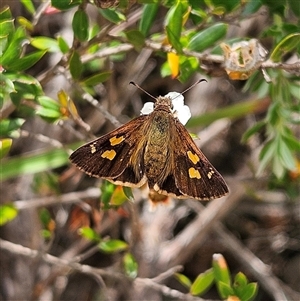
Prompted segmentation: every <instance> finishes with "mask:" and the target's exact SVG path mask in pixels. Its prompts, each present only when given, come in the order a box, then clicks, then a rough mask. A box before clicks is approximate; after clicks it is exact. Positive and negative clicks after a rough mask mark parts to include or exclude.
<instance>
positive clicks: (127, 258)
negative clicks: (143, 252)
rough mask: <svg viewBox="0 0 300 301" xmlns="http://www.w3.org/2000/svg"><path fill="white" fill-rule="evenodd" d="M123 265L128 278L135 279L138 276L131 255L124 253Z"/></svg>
mask: <svg viewBox="0 0 300 301" xmlns="http://www.w3.org/2000/svg"><path fill="white" fill-rule="evenodd" d="M123 264H124V269H125V272H126V274H127V275H128V276H129V277H130V278H136V276H137V274H138V264H137V262H136V260H135V259H134V257H133V255H132V254H130V253H126V254H125V255H124V257H123Z"/></svg>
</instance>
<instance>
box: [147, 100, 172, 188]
mask: <svg viewBox="0 0 300 301" xmlns="http://www.w3.org/2000/svg"><path fill="white" fill-rule="evenodd" d="M161 99H162V98H161ZM161 99H159V100H161ZM164 100H166V101H168V98H163V99H162V101H164ZM154 110H155V114H152V115H151V118H149V123H147V125H146V126H145V137H148V139H147V141H146V143H145V151H144V166H145V175H146V177H147V179H148V185H149V188H153V186H154V185H155V184H156V183H161V182H163V181H164V180H165V178H166V177H167V176H168V174H169V173H170V172H171V168H172V166H171V165H170V164H167V163H168V162H170V149H169V146H170V139H171V136H170V132H171V131H170V127H171V126H172V123H171V122H170V119H173V118H174V117H173V114H172V111H171V109H170V106H169V105H166V104H161V103H160V104H159V105H157V106H156V107H155V109H154Z"/></svg>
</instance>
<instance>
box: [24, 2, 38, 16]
mask: <svg viewBox="0 0 300 301" xmlns="http://www.w3.org/2000/svg"><path fill="white" fill-rule="evenodd" d="M21 3H22V4H23V5H24V7H25V8H26V10H27V11H28V12H29V13H30V14H31V15H33V14H34V13H35V8H34V5H33V3H32V1H31V0H21Z"/></svg>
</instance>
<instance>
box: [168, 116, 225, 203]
mask: <svg viewBox="0 0 300 301" xmlns="http://www.w3.org/2000/svg"><path fill="white" fill-rule="evenodd" d="M175 124H176V131H174V133H175V132H176V134H174V137H173V142H174V152H175V156H174V158H176V160H175V163H174V165H175V172H174V175H175V184H176V186H177V188H178V190H179V191H180V192H181V193H182V194H183V195H186V196H190V197H193V198H196V199H200V200H210V199H214V198H218V197H221V196H223V195H225V194H227V193H228V187H227V185H226V183H225V181H224V179H223V178H222V176H221V175H220V174H219V172H218V171H217V170H216V169H215V168H214V167H213V165H212V164H211V163H210V162H209V161H208V159H207V158H206V157H205V156H204V154H203V153H202V152H201V150H200V149H199V148H198V147H197V145H196V144H195V142H194V141H193V139H192V138H191V136H190V135H189V133H188V131H187V130H186V129H185V127H184V126H183V125H182V124H181V123H180V122H179V121H178V120H175ZM178 145H180V148H178V147H176V146H178Z"/></svg>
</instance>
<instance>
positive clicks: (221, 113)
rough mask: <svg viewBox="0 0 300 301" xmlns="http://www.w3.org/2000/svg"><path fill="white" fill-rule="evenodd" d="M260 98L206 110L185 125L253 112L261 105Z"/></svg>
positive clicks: (209, 122) (199, 123) (206, 123)
mask: <svg viewBox="0 0 300 301" xmlns="http://www.w3.org/2000/svg"><path fill="white" fill-rule="evenodd" d="M261 105H262V104H261V100H260V99H255V100H249V101H245V102H242V103H237V104H233V105H230V106H227V107H226V108H221V109H218V110H217V111H214V112H206V113H205V114H203V115H200V116H195V117H192V118H191V119H190V120H189V121H188V123H187V127H194V126H199V125H209V124H211V123H212V122H214V121H216V120H218V119H221V118H230V119H235V118H238V117H242V116H245V115H247V114H250V113H254V112H255V111H256V110H258V109H259V108H260V107H261Z"/></svg>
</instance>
